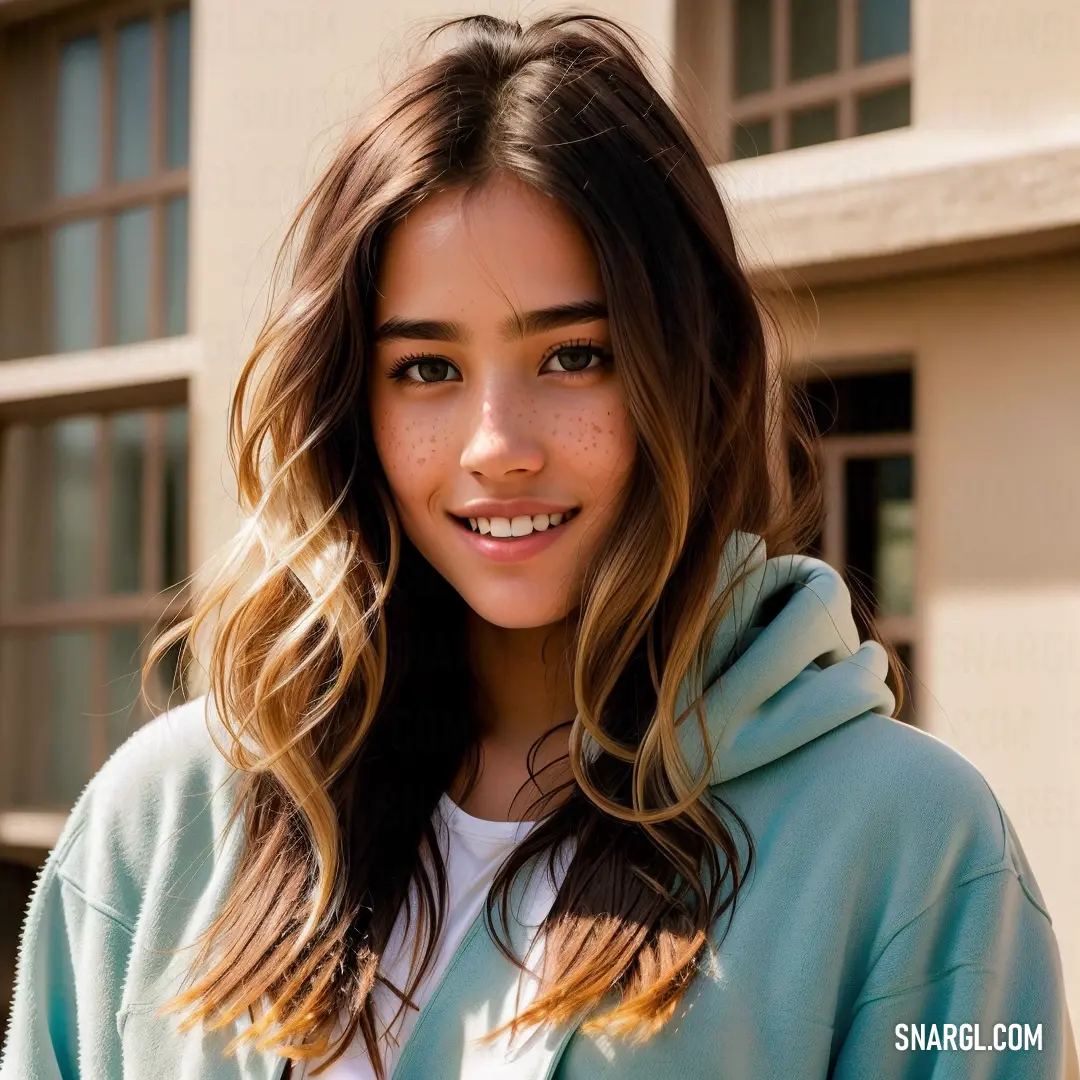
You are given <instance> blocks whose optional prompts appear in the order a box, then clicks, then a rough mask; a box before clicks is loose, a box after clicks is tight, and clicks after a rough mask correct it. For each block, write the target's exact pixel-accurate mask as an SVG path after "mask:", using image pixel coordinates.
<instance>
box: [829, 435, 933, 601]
mask: <svg viewBox="0 0 1080 1080" xmlns="http://www.w3.org/2000/svg"><path fill="white" fill-rule="evenodd" d="M911 464H912V463H911V457H910V456H909V455H904V456H901V457H890V458H856V459H852V460H849V461H848V462H846V464H845V470H844V472H845V477H844V479H845V485H846V502H847V522H846V532H847V537H846V540H847V561H848V567H849V569H850V570H851V571H852V572H853V576H854V578H855V580H856V583H860V582H861V583H865V584H866V585H867V586H869V587H870V588H871V589H872V593H873V598H874V608H875V612H876V614H877V616H878V617H879V618H885V617H888V616H891V615H910V614H911V612H912V610H913V606H914V605H913V601H914V595H915V528H914V500H913V485H912V467H911Z"/></svg>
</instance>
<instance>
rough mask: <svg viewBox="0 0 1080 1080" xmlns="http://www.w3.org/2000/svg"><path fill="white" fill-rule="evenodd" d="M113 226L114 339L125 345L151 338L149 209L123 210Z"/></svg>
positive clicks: (144, 207)
mask: <svg viewBox="0 0 1080 1080" xmlns="http://www.w3.org/2000/svg"><path fill="white" fill-rule="evenodd" d="M113 223H114V236H113V239H114V243H113V257H114V262H113V267H114V269H113V275H114V276H113V290H114V291H113V320H114V335H113V336H114V339H115V341H116V343H117V344H118V345H126V344H129V343H130V342H132V341H145V340H146V339H147V338H148V337H149V336H150V223H151V218H150V208H149V207H147V206H137V207H134V208H133V209H131V210H123V211H121V212H120V213H119V214H117V215H116V217H115V218H114V219H113Z"/></svg>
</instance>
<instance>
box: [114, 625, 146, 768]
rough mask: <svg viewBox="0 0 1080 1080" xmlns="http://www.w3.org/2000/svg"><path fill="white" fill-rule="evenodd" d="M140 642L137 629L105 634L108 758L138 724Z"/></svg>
mask: <svg viewBox="0 0 1080 1080" xmlns="http://www.w3.org/2000/svg"><path fill="white" fill-rule="evenodd" d="M141 640H142V633H141V631H140V630H139V627H138V626H137V625H126V626H110V627H109V628H108V630H106V632H105V701H106V703H107V706H106V707H107V709H108V717H107V719H106V722H105V728H106V742H107V747H108V752H109V753H110V754H111V753H112V751H113V750H115V749H116V748H117V747H118V746H119V745H120V744H121V743H122V742H123V741H124V740H125V739H126V738H127V737H128V736H129V735H130V734H131V733H132V732H133V731H134V730H135V728H136V727H137V726H138V723H139V718H140V710H139V692H140V684H141V680H140V661H139V644H140V642H141Z"/></svg>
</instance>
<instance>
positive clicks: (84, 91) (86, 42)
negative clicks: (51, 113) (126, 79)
mask: <svg viewBox="0 0 1080 1080" xmlns="http://www.w3.org/2000/svg"><path fill="white" fill-rule="evenodd" d="M56 113H57V115H56V171H55V175H54V180H53V182H54V183H55V185H56V193H57V195H77V194H79V193H80V192H83V191H92V190H93V189H94V188H96V187H97V186H98V184H100V183H101V42H100V41H99V40H98V38H97V36H96V35H91V36H88V37H80V38H75V39H74V40H73V41H66V42H64V44H63V45H62V46H61V49H60V77H59V86H58V87H57V98H56Z"/></svg>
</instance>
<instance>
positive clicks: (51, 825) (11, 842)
mask: <svg viewBox="0 0 1080 1080" xmlns="http://www.w3.org/2000/svg"><path fill="white" fill-rule="evenodd" d="M67 817H68V816H67V814H66V813H64V812H62V811H52V810H0V849H5V848H17V849H24V850H25V849H32V850H37V851H49V850H50V849H51V848H53V847H54V846H55V845H56V841H57V839H58V838H59V836H60V830H61V829H63V827H64V822H65V821H67Z"/></svg>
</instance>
